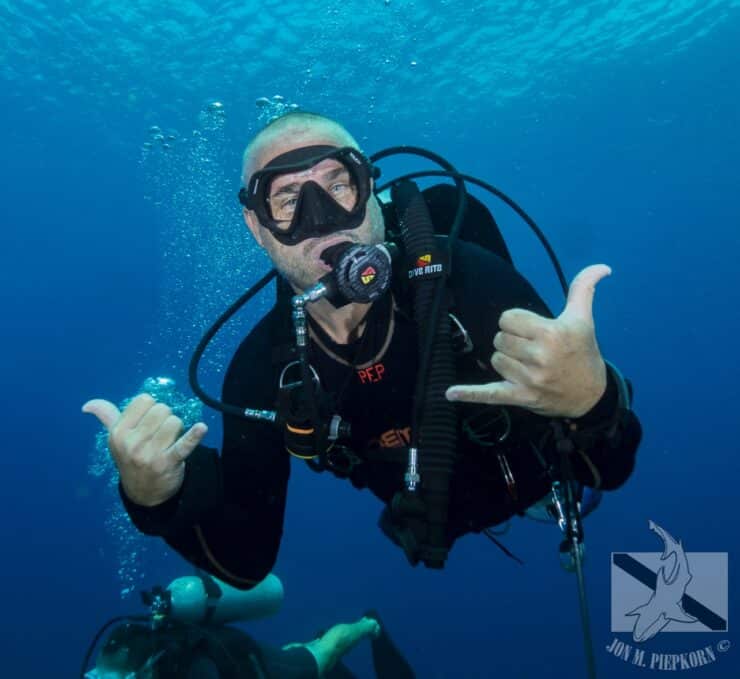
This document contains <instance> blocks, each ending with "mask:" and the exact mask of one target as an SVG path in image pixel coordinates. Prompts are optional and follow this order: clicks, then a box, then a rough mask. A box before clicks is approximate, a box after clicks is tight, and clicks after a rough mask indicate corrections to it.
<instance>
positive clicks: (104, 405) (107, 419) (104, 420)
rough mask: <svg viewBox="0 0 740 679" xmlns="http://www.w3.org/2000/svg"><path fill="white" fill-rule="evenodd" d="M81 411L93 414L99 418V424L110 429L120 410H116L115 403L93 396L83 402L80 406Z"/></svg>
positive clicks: (119, 414) (119, 415)
mask: <svg viewBox="0 0 740 679" xmlns="http://www.w3.org/2000/svg"><path fill="white" fill-rule="evenodd" d="M82 412H83V413H90V415H95V417H97V418H98V420H100V424H102V425H103V426H104V427H105V428H106V429H107V430H108V431H110V430H111V428H112V427H113V425H114V424H115V423H116V422H117V421H118V418H119V417H121V411H120V410H118V408H117V407H116V405H115V404H114V403H111V402H110V401H106V400H104V399H102V398H94V399H92V400H90V401H88V402H87V403H85V404H84V405H83V406H82Z"/></svg>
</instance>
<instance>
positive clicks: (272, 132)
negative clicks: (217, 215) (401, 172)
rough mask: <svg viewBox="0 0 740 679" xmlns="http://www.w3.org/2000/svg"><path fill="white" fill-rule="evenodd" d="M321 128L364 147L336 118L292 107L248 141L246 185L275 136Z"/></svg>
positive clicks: (346, 142)
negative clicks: (293, 109) (292, 109)
mask: <svg viewBox="0 0 740 679" xmlns="http://www.w3.org/2000/svg"><path fill="white" fill-rule="evenodd" d="M318 131H321V132H325V133H326V135H327V136H328V137H331V138H332V139H334V140H335V141H336V142H337V143H338V144H339V145H340V146H352V147H353V148H356V149H357V150H358V151H359V150H361V149H360V146H359V144H358V143H357V141H356V140H355V138H354V137H353V136H352V135H351V134H350V133H349V132H348V131H347V130H346V129H345V128H344V126H343V125H340V124H339V123H338V122H337V121H336V120H332V119H331V118H327V117H326V116H322V115H320V114H318V113H309V112H308V111H291V112H289V113H286V114H285V115H282V116H280V117H279V118H275V120H273V121H271V122H270V123H268V124H267V125H266V126H265V127H263V128H262V129H261V130H260V131H259V132H258V133H257V134H256V135H255V136H254V137H253V139H252V140H251V141H250V142H249V144H247V148H246V149H244V155H243V157H242V183H243V184H244V186H246V185H247V183H248V182H249V178H250V177H251V176H252V173H253V172H254V171H255V170H256V169H258V168H257V166H258V165H259V163H260V156H261V155H262V154H263V153H264V151H265V150H266V149H267V148H268V147H269V146H270V144H272V143H273V142H274V141H275V139H276V138H278V137H281V136H282V135H284V134H288V133H294V134H298V135H301V134H307V133H309V132H318Z"/></svg>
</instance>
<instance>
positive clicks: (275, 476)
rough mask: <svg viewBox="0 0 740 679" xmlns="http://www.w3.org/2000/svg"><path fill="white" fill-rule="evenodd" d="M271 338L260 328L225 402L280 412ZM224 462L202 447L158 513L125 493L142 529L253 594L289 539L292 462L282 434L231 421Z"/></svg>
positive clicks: (237, 361) (237, 359) (227, 420)
mask: <svg viewBox="0 0 740 679" xmlns="http://www.w3.org/2000/svg"><path fill="white" fill-rule="evenodd" d="M267 341H269V334H267V333H265V332H264V331H260V326H258V328H257V329H256V330H255V332H254V333H252V334H251V335H250V336H249V337H248V338H247V340H246V341H245V342H244V343H243V344H242V346H241V347H240V348H239V350H238V351H237V353H236V354H235V356H234V359H233V360H232V363H231V365H230V366H229V369H228V371H227V374H226V377H225V379H224V387H223V392H222V400H223V401H224V402H226V403H229V404H232V405H236V406H240V407H246V406H251V407H255V408H265V409H270V408H273V407H274V402H273V401H274V391H275V389H276V381H274V380H273V379H272V378H273V372H274V370H273V367H272V364H271V363H270V361H269V360H267V361H265V360H254V358H253V357H254V356H257V355H262V356H264V354H265V353H266V352H267V351H268V348H269V346H270V345H269V343H268V344H265V342H267ZM223 429H224V438H223V446H222V449H221V455H219V454H218V452H217V451H216V450H215V449H212V448H207V447H205V446H199V447H198V448H197V449H196V450H195V451H193V453H192V454H191V455H190V457H189V458H188V459H187V460H186V463H185V480H184V483H183V485H182V487H181V489H180V491H179V492H178V493H177V495H175V496H174V497H173V498H171V499H170V500H168V501H167V502H165V503H163V504H162V505H159V506H157V507H154V508H145V507H140V506H138V505H134V504H133V503H132V502H131V501H130V500H128V498H126V496H125V494H124V493H123V492H122V491H121V496H122V499H123V502H124V505H125V507H126V509H127V511H128V513H129V515H130V517H131V519H132V521H133V522H134V524H135V525H136V526H137V528H139V530H141V531H142V532H144V533H147V534H149V535H158V536H160V537H163V538H164V539H165V541H166V542H167V544H169V545H170V546H171V547H172V548H174V549H175V550H176V551H177V552H179V553H180V554H181V555H182V556H183V557H184V558H185V559H187V560H188V561H190V562H191V563H193V564H194V565H196V566H198V567H200V568H202V569H203V570H205V571H207V572H209V573H211V574H213V575H215V576H216V577H218V578H221V579H222V580H224V581H226V582H227V583H229V584H231V585H233V586H234V587H238V588H241V589H249V588H251V587H253V586H254V585H255V584H257V583H258V582H259V581H260V580H262V579H263V578H264V577H266V576H267V574H268V573H269V572H270V571H271V569H272V567H273V565H274V564H275V561H276V559H277V553H278V549H279V546H280V540H281V537H282V526H283V519H284V514H285V501H286V493H287V484H288V478H289V475H290V462H289V457H288V454H287V453H286V452H285V450H284V448H283V446H282V442H281V439H280V435H279V432H278V431H277V430H276V429H275V428H274V427H272V426H271V425H268V424H263V423H257V422H252V421H248V420H246V419H244V418H240V417H235V416H232V415H224V419H223Z"/></svg>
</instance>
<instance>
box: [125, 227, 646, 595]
mask: <svg viewBox="0 0 740 679" xmlns="http://www.w3.org/2000/svg"><path fill="white" fill-rule="evenodd" d="M452 271H453V273H452V276H451V279H450V288H451V291H452V300H453V302H452V311H453V312H454V314H455V315H456V316H457V317H458V318H459V320H460V321H461V322H462V324H463V326H464V327H465V328H466V330H467V331H468V332H469V334H470V336H471V338H472V341H473V344H474V347H475V350H474V351H473V352H472V353H471V354H467V355H465V356H462V357H461V358H459V359H458V366H457V370H458V379H457V383H459V384H464V383H485V382H490V381H494V380H497V379H500V377H499V376H498V375H497V374H496V373H495V372H494V371H493V369H492V368H491V366H490V363H489V359H490V356H491V353H492V351H493V347H492V341H493V336H494V335H495V334H496V332H497V331H498V319H499V317H500V315H501V313H503V312H504V311H505V310H507V309H510V308H514V307H518V308H524V309H529V310H531V311H533V312H535V313H538V314H542V315H546V316H551V314H550V312H549V310H548V309H547V307H546V305H545V304H544V302H543V301H542V300H541V299H540V298H539V296H538V295H537V293H536V292H535V291H534V289H533V288H532V287H531V286H530V285H529V283H528V282H527V281H526V280H525V279H524V278H523V277H522V276H521V275H520V274H519V273H518V272H516V270H515V269H514V268H513V267H512V266H511V265H510V264H509V263H507V262H506V261H504V260H503V259H501V258H499V257H498V256H496V255H494V254H491V253H490V252H488V251H486V250H484V249H482V248H480V247H478V246H475V245H471V244H469V243H465V242H462V241H461V242H458V244H457V246H456V248H455V251H454V253H453V257H452ZM401 297H403V295H402V294H401V292H400V291H399V292H397V294H395V295H393V296H392V295H391V294H386V296H384V297H383V298H382V299H381V300H379V301H377V302H376V303H375V304H374V305H373V307H372V309H371V311H370V312H369V314H368V316H367V326H366V330H365V331H364V333H363V335H362V337H361V338H360V339H358V340H357V341H356V342H353V343H351V344H350V345H345V346H338V345H336V344H334V343H333V342H331V340H330V339H329V338H328V337H327V336H326V335H325V334H324V333H323V332H322V331H321V330H320V329H319V328H318V327H317V326H316V325H315V324H312V329H313V332H314V334H315V337H318V340H319V342H320V343H321V344H323V345H324V347H325V348H326V349H328V350H329V351H330V352H331V353H333V354H335V355H336V356H338V357H339V358H340V359H341V361H346V362H349V363H350V365H349V366H348V365H344V364H343V363H342V362H341V361H338V360H335V358H332V357H331V356H329V355H327V354H326V353H325V352H324V351H323V350H322V349H320V348H318V345H317V342H316V341H314V342H312V352H311V354H310V361H311V364H312V365H313V366H314V367H315V368H316V370H317V372H318V373H319V375H320V378H321V382H322V385H323V386H324V388H325V389H326V390H327V391H329V392H331V393H333V394H335V395H336V399H337V411H338V412H339V414H340V415H341V416H342V417H343V418H345V419H346V420H348V421H349V422H350V423H351V424H352V432H353V433H352V438H353V447H354V449H355V450H356V451H357V452H358V453H361V457H364V458H365V461H364V462H362V463H361V464H359V465H358V466H357V467H356V468H355V469H354V471H353V473H352V475H351V482H352V483H354V484H355V485H356V486H357V487H367V488H368V489H369V490H370V491H371V492H373V493H374V494H375V495H376V496H377V497H378V498H379V499H380V500H381V501H382V502H384V503H387V502H388V501H389V500H390V499H391V498H392V496H393V494H394V493H395V492H396V491H398V490H400V489H401V487H402V483H403V474H404V471H405V468H406V461H407V456H406V450H405V448H403V446H404V445H405V444H406V443H408V436H409V431H410V430H409V427H410V424H411V408H412V395H413V393H414V385H415V380H416V371H417V365H416V364H417V353H418V352H417V340H416V330H415V326H414V323H413V322H412V320H411V319H410V318H409V315H408V310H407V309H404V304H403V303H401ZM392 305H394V306H396V305H397V306H398V307H399V308H398V309H397V310H396V311H394V313H393V320H394V330H393V333H392V337H391V338H390V344H389V346H388V347H387V350H386V351H385V352H384V353H382V355H380V356H379V357H376V356H377V354H378V352H380V351H381V349H382V347H383V344H384V342H385V341H386V339H387V334H388V327H389V321H390V317H391V306H392ZM286 315H289V309H287V308H285V306H282V307H281V306H280V305H276V307H275V308H274V309H273V310H272V311H271V312H270V313H269V314H268V315H267V316H266V317H265V318H264V319H262V321H261V322H260V323H259V324H258V325H257V326H256V328H255V329H254V330H253V331H252V332H251V333H250V335H249V336H248V337H247V338H246V340H245V341H244V342H243V343H242V344H241V346H240V347H239V349H238V350H237V352H236V354H235V356H234V358H233V360H232V362H231V365H230V366H229V369H228V372H227V374H226V377H225V380H224V387H223V400H224V401H225V402H227V403H230V404H234V405H237V406H240V407H252V408H266V409H274V407H275V403H276V395H277V390H278V376H279V374H280V371H281V369H282V368H283V366H284V365H285V361H282V362H281V361H273V360H272V353H271V352H272V350H274V349H275V348H276V346H275V345H276V343H279V341H280V340H279V339H276V338H279V337H282V338H283V340H285V339H286V337H285V332H284V330H285V327H286V323H287V322H289V321H288V320H286V319H288V318H289V316H286ZM287 327H288V328H289V325H288V326H287ZM288 339H289V337H288ZM367 362H370V365H369V366H367V367H363V368H362V369H355V368H353V367H352V366H353V365H355V366H363V365H364V364H365V363H367ZM458 407H459V411H458V412H459V418H458V419H459V422H460V431H459V437H458V441H459V446H458V463H457V467H456V470H455V474H454V476H453V479H452V482H451V487H450V505H449V524H448V539H449V542H450V543H452V542H454V540H455V539H456V538H458V537H460V536H461V535H463V534H465V533H468V532H471V531H481V530H482V529H483V528H485V527H487V526H491V525H495V524H497V523H500V522H501V521H504V520H506V519H507V518H509V517H511V516H512V515H514V514H521V513H522V512H523V511H524V509H526V507H528V506H529V505H531V504H532V503H533V502H535V501H537V500H539V499H540V498H542V497H543V496H544V495H546V494H547V492H548V490H549V488H550V484H551V481H550V479H549V477H548V476H547V473H546V465H547V464H548V463H549V461H551V460H552V459H553V456H554V455H555V453H554V448H555V444H554V441H553V436H552V426H551V419H550V418H545V417H540V416H538V415H535V414H533V413H531V412H529V411H526V410H524V409H521V408H513V407H512V408H505V409H500V408H493V407H484V406H477V405H469V404H468V405H463V404H461V405H459V406H458ZM570 429H575V433H574V434H573V437H574V441H575V442H576V449H577V450H576V452H575V453H574V454H573V455H572V458H571V461H572V465H573V468H574V472H575V475H576V477H577V479H578V480H579V481H580V482H582V483H584V484H585V485H589V486H596V487H600V488H602V489H605V490H609V489H614V488H617V487H619V486H620V485H621V484H623V483H624V482H625V480H626V479H627V478H628V476H629V475H630V473H631V472H632V469H633V466H634V460H635V453H636V450H637V447H638V445H639V442H640V439H641V428H640V424H639V421H638V419H637V417H636V416H635V414H634V413H633V412H632V411H630V410H627V409H624V408H620V407H619V402H618V389H617V383H616V381H615V378H614V376H613V375H612V374H611V372H609V371H608V378H607V389H606V391H605V393H604V395H603V397H602V398H601V400H600V401H599V402H598V403H597V404H596V405H595V406H594V408H593V409H592V410H591V411H590V412H589V413H587V414H586V415H585V416H583V417H582V418H578V420H575V421H573V422H572V423H571V424H570ZM507 431H508V434H507V435H506V436H505V440H504V441H503V442H501V443H500V444H497V445H495V446H490V445H479V443H480V442H481V441H483V442H484V443H485V442H491V441H495V440H497V439H498V438H499V437H501V436H503V435H504V434H506V432H507ZM476 439H477V442H476ZM507 466H508V471H505V470H506V467H507ZM289 471H290V455H289V453H287V452H286V450H285V447H284V443H283V438H282V433H281V432H280V431H279V430H277V429H276V428H273V427H271V426H270V425H267V424H262V423H255V422H253V421H248V420H245V419H241V418H237V417H233V416H225V417H224V442H223V448H222V451H221V456H219V455H218V453H217V451H215V450H213V449H209V448H206V447H203V446H201V447H199V448H198V449H196V450H195V451H194V452H193V453H192V455H191V456H190V457H189V458H188V460H187V464H186V474H185V481H184V484H183V487H182V488H181V490H180V492H179V493H178V494H177V495H176V496H174V497H173V498H172V499H170V500H168V501H167V502H165V503H164V504H163V505H160V506H158V507H155V508H153V509H145V508H142V507H138V506H135V505H133V504H132V503H131V502H130V501H128V500H127V499H126V498H125V496H124V502H125V504H126V507H127V509H128V511H129V513H130V515H131V518H132V520H133V521H134V523H135V524H136V525H137V526H138V528H139V529H140V530H142V531H143V532H145V533H149V534H153V535H160V536H162V537H164V539H165V540H166V541H167V542H168V543H169V544H170V545H171V546H172V547H173V548H174V549H176V550H177V551H178V552H180V553H181V554H182V555H183V556H184V557H185V558H186V559H188V560H190V561H191V562H193V563H194V564H196V565H198V566H200V567H202V568H204V569H205V570H207V571H209V572H211V573H213V574H214V575H216V576H217V577H219V578H221V579H224V580H226V581H227V582H230V583H231V584H234V585H235V586H237V587H248V586H249V581H250V580H260V579H262V578H264V577H265V576H266V575H267V574H268V573H269V572H270V570H271V569H272V567H273V564H274V563H275V559H276V557H277V553H278V548H279V545H280V539H281V536H282V526H283V516H284V511H285V499H286V492H287V485H288V477H289ZM512 480H513V484H512ZM368 530H370V527H368ZM206 546H207V549H206ZM207 551H208V552H210V554H207ZM215 562H217V564H218V565H216V563H215Z"/></svg>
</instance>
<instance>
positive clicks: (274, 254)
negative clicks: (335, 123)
mask: <svg viewBox="0 0 740 679" xmlns="http://www.w3.org/2000/svg"><path fill="white" fill-rule="evenodd" d="M319 145H327V146H337V147H339V146H342V145H343V144H342V143H341V141H339V142H338V141H337V140H336V139H332V138H327V137H326V136H325V135H314V136H310V135H306V134H302V135H300V136H296V135H287V136H286V137H283V138H281V139H280V140H279V141H278V142H276V143H273V144H271V145H270V146H269V147H268V148H266V149H265V150H264V151H263V152H262V153H261V155H260V158H259V163H258V164H257V169H261V168H263V167H264V166H265V165H266V164H267V163H269V162H270V161H271V160H272V159H273V158H276V157H277V156H280V155H282V154H284V153H287V152H288V151H292V150H294V149H297V148H303V147H305V146H319ZM331 162H332V161H327V165H330V164H331ZM316 167H317V168H318V170H317V172H318V173H319V174H320V173H321V172H323V171H324V170H327V171H330V170H331V169H332V168H331V167H323V166H316ZM306 179H307V177H306V176H305V173H296V176H295V177H294V176H292V175H285V176H284V177H283V178H281V180H280V181H281V183H282V184H285V185H291V184H294V183H299V182H302V181H305V180H306ZM308 179H313V180H314V181H315V180H316V179H317V177H308ZM319 179H320V178H319ZM243 214H244V220H245V221H246V223H247V225H248V226H249V229H250V231H251V232H252V234H253V235H254V237H255V240H256V241H257V243H259V245H260V246H262V247H263V248H264V249H265V251H266V252H267V254H268V255H269V257H270V259H271V260H272V263H273V265H274V266H275V268H276V269H277V270H278V271H279V272H280V274H281V275H282V276H284V277H285V278H286V279H287V280H288V282H290V283H291V285H292V286H293V287H294V288H296V289H297V290H300V291H304V290H306V289H308V288H310V287H311V286H312V285H314V284H315V283H316V282H317V281H318V280H319V279H320V278H321V277H322V276H324V275H325V274H326V273H327V272H328V271H330V270H331V267H329V266H328V265H327V264H326V263H325V262H324V261H323V260H322V259H321V253H322V252H323V251H324V250H325V249H326V248H327V247H329V246H331V245H334V244H336V243H341V242H346V241H352V242H354V243H362V244H365V245H373V244H376V243H382V242H383V238H384V236H385V226H384V223H383V214H382V211H381V209H380V204H379V203H378V201H377V199H376V198H375V196H374V195H372V194H371V196H370V198H369V199H368V202H367V209H366V211H365V218H364V219H363V221H362V223H361V224H360V225H359V226H358V227H356V228H354V229H347V230H343V231H336V232H334V233H330V234H326V235H323V236H318V237H315V238H307V239H306V240H303V241H301V242H300V243H297V244H295V245H284V244H283V243H281V242H280V241H278V240H277V239H276V238H275V236H274V235H273V234H272V232H271V231H270V230H269V229H267V228H265V227H264V226H263V225H262V224H261V223H260V222H259V219H258V218H257V215H256V213H255V212H253V211H252V210H247V209H245V210H244V211H243Z"/></svg>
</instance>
